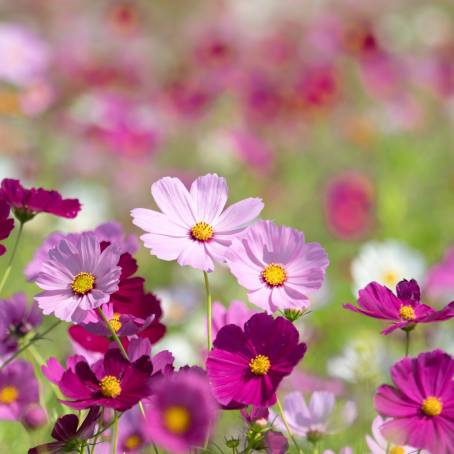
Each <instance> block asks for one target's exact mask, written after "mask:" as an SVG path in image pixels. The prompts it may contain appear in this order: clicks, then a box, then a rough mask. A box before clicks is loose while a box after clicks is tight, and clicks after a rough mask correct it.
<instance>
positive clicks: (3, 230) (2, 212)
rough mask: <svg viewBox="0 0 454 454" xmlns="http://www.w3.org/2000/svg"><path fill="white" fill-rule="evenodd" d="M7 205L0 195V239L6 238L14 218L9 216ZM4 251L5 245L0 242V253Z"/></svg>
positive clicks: (12, 226)
mask: <svg viewBox="0 0 454 454" xmlns="http://www.w3.org/2000/svg"><path fill="white" fill-rule="evenodd" d="M9 211H10V209H9V205H8V203H7V202H6V201H5V200H3V198H2V197H0V240H6V239H7V238H8V237H9V234H10V233H11V231H12V230H13V229H14V219H12V218H10V217H9ZM5 252H6V247H5V246H3V244H0V255H3V254H4V253H5Z"/></svg>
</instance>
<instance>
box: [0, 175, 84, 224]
mask: <svg viewBox="0 0 454 454" xmlns="http://www.w3.org/2000/svg"><path fill="white" fill-rule="evenodd" d="M0 194H1V196H2V197H3V198H4V199H5V201H6V202H7V203H8V205H9V206H10V208H11V210H12V211H13V213H14V215H15V216H16V218H17V219H19V220H20V221H21V222H26V221H29V220H30V219H32V218H33V217H34V216H36V215H37V214H38V213H50V214H53V215H55V216H60V217H63V218H75V217H76V216H77V214H78V213H79V211H80V203H79V200H77V199H64V198H63V197H62V196H61V194H60V193H59V192H57V191H48V190H47V189H43V188H31V189H26V188H24V187H23V186H22V185H21V183H20V181H19V180H13V179H11V178H4V179H3V180H2V184H1V188H0Z"/></svg>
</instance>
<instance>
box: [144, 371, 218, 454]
mask: <svg viewBox="0 0 454 454" xmlns="http://www.w3.org/2000/svg"><path fill="white" fill-rule="evenodd" d="M152 400H153V404H152V405H149V406H147V410H146V419H145V421H144V423H143V432H144V433H145V436H146V439H147V440H148V441H152V442H154V443H156V444H158V445H159V446H162V447H163V448H165V449H166V450H167V451H169V452H172V453H186V452H190V450H191V448H194V447H196V446H197V447H200V446H203V444H204V443H205V441H206V440H207V438H208V437H209V436H210V434H211V432H212V430H213V427H214V424H215V422H216V418H217V405H216V401H215V400H214V398H213V396H212V395H211V392H210V387H209V384H208V381H207V378H206V376H205V375H204V374H203V373H201V372H198V371H195V370H193V369H189V370H183V371H180V372H178V373H175V374H172V375H170V376H167V377H165V378H162V379H160V380H159V381H157V382H156V384H155V385H153V396H152Z"/></svg>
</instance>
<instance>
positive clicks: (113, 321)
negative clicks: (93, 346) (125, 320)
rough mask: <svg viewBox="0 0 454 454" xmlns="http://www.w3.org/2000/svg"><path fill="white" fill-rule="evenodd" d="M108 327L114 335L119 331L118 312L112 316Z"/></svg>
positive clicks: (120, 324)
mask: <svg viewBox="0 0 454 454" xmlns="http://www.w3.org/2000/svg"><path fill="white" fill-rule="evenodd" d="M109 325H110V327H111V328H112V329H113V330H114V331H115V332H116V333H117V332H118V331H120V328H121V327H122V323H121V322H120V314H119V313H118V312H115V314H113V317H112V318H111V319H110V320H109Z"/></svg>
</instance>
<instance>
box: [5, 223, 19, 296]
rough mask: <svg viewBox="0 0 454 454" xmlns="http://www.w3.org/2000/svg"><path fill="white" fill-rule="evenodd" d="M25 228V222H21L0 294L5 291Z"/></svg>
mask: <svg viewBox="0 0 454 454" xmlns="http://www.w3.org/2000/svg"><path fill="white" fill-rule="evenodd" d="M23 230H24V223H23V222H21V223H19V230H18V232H17V236H16V241H15V242H14V247H13V251H12V253H11V256H10V258H9V261H8V265H7V266H6V269H5V272H4V273H3V276H2V280H1V282H0V294H1V293H2V292H3V288H4V287H5V284H6V281H7V280H8V277H9V275H10V274H11V269H12V267H13V262H14V258H15V257H16V252H17V247H18V246H19V241H20V239H21V237H22V231H23Z"/></svg>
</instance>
